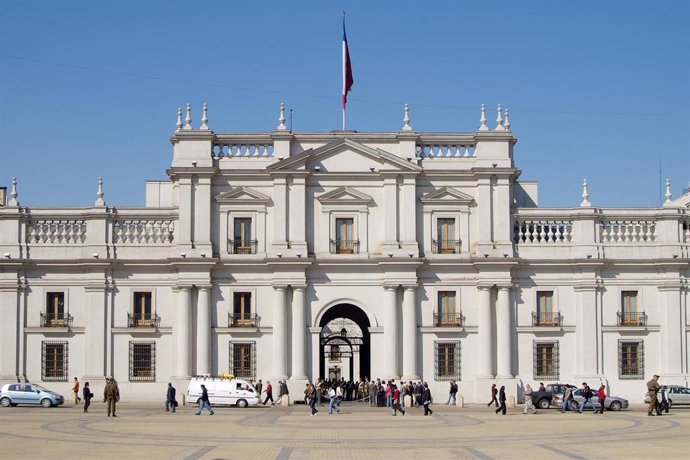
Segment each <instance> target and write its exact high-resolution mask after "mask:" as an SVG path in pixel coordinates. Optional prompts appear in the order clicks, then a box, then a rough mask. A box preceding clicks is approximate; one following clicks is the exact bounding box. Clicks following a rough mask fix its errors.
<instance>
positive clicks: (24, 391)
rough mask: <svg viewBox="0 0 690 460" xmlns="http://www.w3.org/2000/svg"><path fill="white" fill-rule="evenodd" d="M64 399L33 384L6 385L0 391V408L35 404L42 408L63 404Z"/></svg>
mask: <svg viewBox="0 0 690 460" xmlns="http://www.w3.org/2000/svg"><path fill="white" fill-rule="evenodd" d="M64 402H65V398H63V397H62V396H61V395H59V394H57V393H55V392H54V391H50V390H48V389H47V388H43V387H42V386H41V385H36V384H35V383H8V384H7V385H4V386H3V387H2V389H0V406H2V407H10V406H13V407H14V406H16V405H17V404H35V405H41V406H43V407H52V406H59V405H61V404H64Z"/></svg>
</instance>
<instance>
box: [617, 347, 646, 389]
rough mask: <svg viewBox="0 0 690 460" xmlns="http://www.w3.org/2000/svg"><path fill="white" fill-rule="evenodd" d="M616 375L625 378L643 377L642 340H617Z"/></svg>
mask: <svg viewBox="0 0 690 460" xmlns="http://www.w3.org/2000/svg"><path fill="white" fill-rule="evenodd" d="M618 377H619V378H621V379H626V380H628V379H629V380H635V379H644V342H643V341H642V340H619V341H618Z"/></svg>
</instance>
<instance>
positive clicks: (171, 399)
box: [165, 382, 177, 413]
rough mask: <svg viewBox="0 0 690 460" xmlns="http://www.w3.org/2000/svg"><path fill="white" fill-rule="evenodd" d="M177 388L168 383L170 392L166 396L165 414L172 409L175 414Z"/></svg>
mask: <svg viewBox="0 0 690 460" xmlns="http://www.w3.org/2000/svg"><path fill="white" fill-rule="evenodd" d="M176 392H177V390H175V387H174V386H173V384H172V383H170V382H168V392H167V394H166V395H165V412H169V411H170V408H172V411H173V413H175V407H176V406H177V401H176V400H175V393H176Z"/></svg>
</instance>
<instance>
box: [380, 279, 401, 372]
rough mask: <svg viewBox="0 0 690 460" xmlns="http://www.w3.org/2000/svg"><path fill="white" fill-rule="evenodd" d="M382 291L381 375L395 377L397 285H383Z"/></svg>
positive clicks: (396, 370) (396, 358)
mask: <svg viewBox="0 0 690 460" xmlns="http://www.w3.org/2000/svg"><path fill="white" fill-rule="evenodd" d="M383 289H384V292H383V321H384V323H383V358H384V362H383V369H384V372H383V377H384V378H386V379H397V378H399V377H400V374H399V372H398V308H397V303H398V293H397V286H384V288H383Z"/></svg>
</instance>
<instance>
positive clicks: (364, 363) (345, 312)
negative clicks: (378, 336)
mask: <svg viewBox="0 0 690 460" xmlns="http://www.w3.org/2000/svg"><path fill="white" fill-rule="evenodd" d="M339 318H345V319H349V320H351V321H353V322H355V323H356V324H357V326H359V328H360V329H361V331H362V337H361V338H359V337H357V338H349V339H348V340H347V342H357V343H359V369H352V371H353V372H351V374H350V375H352V379H353V380H355V381H356V380H358V379H360V378H362V379H363V378H365V377H369V378H371V340H370V334H369V327H370V323H369V318H368V317H367V315H366V313H364V311H363V310H362V309H361V308H359V307H358V306H356V305H352V304H349V303H340V304H337V305H334V306H332V307H331V308H329V309H328V311H326V313H325V314H324V315H323V317H322V318H321V321H320V322H319V327H321V328H323V327H324V326H326V325H327V324H328V323H330V322H331V321H333V320H335V319H339ZM353 339H356V340H353ZM319 343H320V345H319V377H320V378H321V379H325V378H327V377H328V376H327V370H326V365H325V361H326V360H325V352H324V350H325V349H326V347H327V346H329V343H330V344H332V343H333V339H332V338H331V339H326V340H320V341H319ZM348 346H349V343H348ZM351 362H352V361H351Z"/></svg>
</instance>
